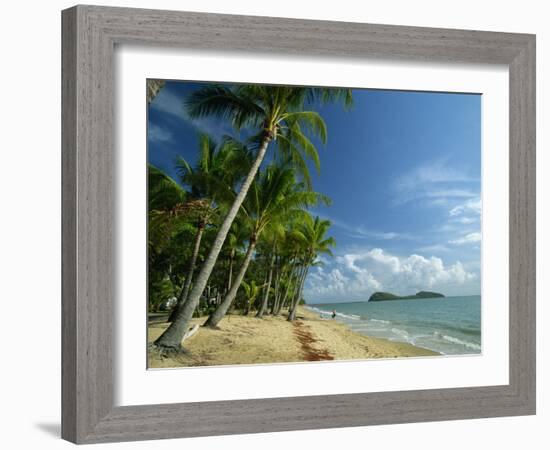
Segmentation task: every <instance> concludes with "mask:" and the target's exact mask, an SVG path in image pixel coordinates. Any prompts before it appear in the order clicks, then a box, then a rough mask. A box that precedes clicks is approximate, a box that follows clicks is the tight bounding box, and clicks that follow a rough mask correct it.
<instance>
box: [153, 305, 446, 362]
mask: <svg viewBox="0 0 550 450" xmlns="http://www.w3.org/2000/svg"><path fill="white" fill-rule="evenodd" d="M165 317H166V316H163V315H159V316H157V317H152V318H150V321H149V330H148V341H149V342H153V341H154V340H155V339H156V338H157V337H158V336H160V334H161V333H162V332H163V331H164V330H165V329H166V327H167V324H166V322H164V321H163V320H162V319H163V318H165ZM204 321H205V318H200V319H193V321H192V323H193V324H196V323H198V324H202V323H203V322H204ZM219 328H220V329H219V330H212V329H209V328H201V329H200V330H199V331H198V333H196V334H195V335H194V336H192V337H190V338H189V339H187V340H186V341H185V348H186V349H187V350H188V351H189V355H177V356H173V357H164V356H160V355H159V354H158V352H156V351H150V352H149V367H150V368H167V367H190V366H220V365H231V364H269V363H282V362H303V361H331V360H349V359H371V358H398V357H410V356H434V355H438V353H436V352H433V351H431V350H426V349H424V348H420V347H415V346H413V345H410V344H407V343H401V342H393V341H389V340H385V339H379V338H373V337H369V336H364V335H362V334H359V333H356V332H354V331H351V330H350V329H349V328H348V327H347V326H346V325H345V324H343V323H340V322H338V321H336V320H331V319H321V318H320V317H319V315H318V314H316V313H315V312H313V311H310V310H308V309H307V308H304V307H300V308H299V311H298V320H296V321H294V322H288V321H287V320H286V316H279V317H273V316H266V317H264V318H263V319H256V318H255V317H254V316H253V315H251V316H247V317H245V316H241V315H227V316H226V317H224V319H223V320H222V321H221V322H220V324H219Z"/></svg>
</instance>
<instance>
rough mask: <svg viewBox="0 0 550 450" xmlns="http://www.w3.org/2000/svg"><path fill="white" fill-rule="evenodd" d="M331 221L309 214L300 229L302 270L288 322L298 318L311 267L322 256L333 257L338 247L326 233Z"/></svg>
mask: <svg viewBox="0 0 550 450" xmlns="http://www.w3.org/2000/svg"><path fill="white" fill-rule="evenodd" d="M330 225H331V223H330V221H329V220H323V219H320V218H319V216H317V217H315V219H314V218H313V217H312V216H310V215H309V214H308V215H306V216H304V218H303V222H302V223H301V224H300V225H299V227H298V230H297V231H298V234H299V236H300V240H301V243H302V249H303V253H302V270H301V272H300V275H299V278H298V280H299V281H298V285H297V286H298V287H297V290H296V295H295V297H294V301H293V303H292V305H291V308H290V312H289V314H288V320H290V321H292V320H294V319H295V318H296V310H297V307H298V304H299V303H300V300H301V299H302V293H303V290H304V284H305V281H306V277H307V274H308V271H309V268H310V266H312V265H314V264H315V260H316V259H317V257H318V256H319V255H320V254H327V255H330V256H332V251H331V250H330V248H331V247H334V246H335V245H336V241H335V240H334V238H332V237H326V233H327V231H328V229H329V228H330Z"/></svg>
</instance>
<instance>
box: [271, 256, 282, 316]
mask: <svg viewBox="0 0 550 450" xmlns="http://www.w3.org/2000/svg"><path fill="white" fill-rule="evenodd" d="M280 287H281V268H280V267H279V264H277V263H276V264H275V288H274V293H273V298H274V299H273V305H272V306H271V314H272V315H273V314H275V311H276V310H277V308H278V307H279V303H280V301H281V289H280Z"/></svg>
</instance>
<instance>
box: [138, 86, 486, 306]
mask: <svg viewBox="0 0 550 450" xmlns="http://www.w3.org/2000/svg"><path fill="white" fill-rule="evenodd" d="M198 86H199V85H198V84H196V83H186V82H169V83H167V85H166V86H165V87H164V88H163V89H162V90H161V91H160V93H159V95H158V96H157V97H156V98H155V100H154V101H153V102H152V103H151V105H150V106H149V122H148V146H149V153H148V158H149V162H151V163H152V164H154V165H156V166H157V167H159V168H161V169H163V170H164V171H166V172H167V173H168V174H170V175H172V176H174V177H175V173H174V164H173V162H174V159H175V158H176V156H177V155H178V154H180V155H182V156H184V157H185V158H186V159H188V160H189V161H194V159H195V158H196V154H197V150H196V149H197V132H198V131H203V132H207V133H209V134H211V135H213V136H214V137H220V136H223V135H224V134H232V135H236V133H235V131H234V130H233V129H232V128H231V127H230V126H229V125H228V124H227V123H225V122H223V121H220V120H218V119H216V118H208V119H201V120H198V121H197V120H190V119H189V118H187V117H186V115H185V112H184V109H183V101H184V99H185V96H186V95H188V94H189V93H190V92H192V91H193V90H194V89H196V88H197V87H198ZM353 96H354V106H353V107H352V108H351V109H350V110H347V111H345V110H344V109H343V108H342V107H341V106H337V105H324V106H319V105H312V109H313V108H315V109H316V110H317V111H319V112H320V114H321V115H322V117H323V118H324V120H325V122H326V124H327V129H328V142H327V144H326V145H321V144H320V145H318V148H319V152H320V159H321V172H320V174H319V175H317V174H316V173H315V171H314V170H313V169H312V175H313V186H314V189H315V190H316V191H319V192H322V193H323V194H326V195H328V196H329V197H331V199H332V200H333V203H332V205H331V206H329V207H318V208H316V209H315V211H314V212H315V213H317V214H318V215H320V216H322V217H325V218H328V219H330V220H331V221H332V223H333V226H332V228H331V235H332V236H334V238H335V239H336V241H337V247H336V248H335V251H334V257H333V258H323V259H322V260H323V263H324V265H323V266H321V267H317V268H313V269H312V271H311V273H310V276H309V277H308V281H307V283H306V288H305V297H306V300H308V301H310V302H340V301H361V300H367V299H368V297H369V296H370V294H372V292H374V291H378V290H383V291H390V292H395V293H399V294H407V293H414V292H416V291H418V290H434V291H439V292H442V293H444V294H445V295H449V296H450V295H473V294H479V293H480V285H481V283H480V239H481V228H480V213H481V202H480V192H481V173H480V171H481V96H479V95H469V94H447V93H427V92H408V91H385V90H366V89H356V90H354V92H353ZM237 137H238V135H237Z"/></svg>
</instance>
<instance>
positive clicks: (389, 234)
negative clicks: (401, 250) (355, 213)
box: [312, 211, 414, 241]
mask: <svg viewBox="0 0 550 450" xmlns="http://www.w3.org/2000/svg"><path fill="white" fill-rule="evenodd" d="M312 212H313V211H312ZM321 216H323V218H325V219H328V220H330V221H331V223H332V224H333V225H334V226H335V227H338V228H340V229H342V230H344V231H345V232H346V234H347V235H348V236H349V237H352V238H355V239H373V240H379V241H389V240H400V239H414V236H412V235H411V234H409V233H397V232H394V231H377V230H371V229H369V228H366V227H365V226H363V225H349V224H347V223H344V222H342V221H341V220H338V219H335V218H333V217H329V216H328V215H327V214H325V213H322V214H321Z"/></svg>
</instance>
